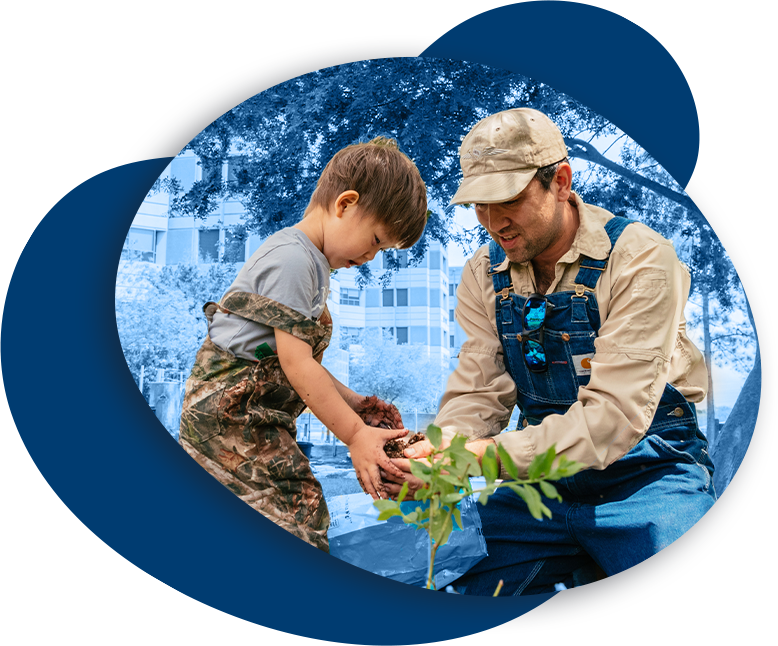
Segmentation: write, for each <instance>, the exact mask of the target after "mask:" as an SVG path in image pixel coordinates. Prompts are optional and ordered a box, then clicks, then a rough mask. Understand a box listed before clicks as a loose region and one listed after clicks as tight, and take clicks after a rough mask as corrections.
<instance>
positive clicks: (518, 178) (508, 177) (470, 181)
mask: <svg viewBox="0 0 778 646" xmlns="http://www.w3.org/2000/svg"><path fill="white" fill-rule="evenodd" d="M537 172H538V169H537V168H528V169H527V170H522V171H511V172H510V173H485V174H484V175H476V176H474V177H466V178H465V179H464V180H462V183H461V184H460V185H459V190H458V191H457V192H456V194H455V195H454V197H453V198H452V199H451V202H450V203H449V204H473V203H478V204H497V203H499V202H507V201H508V200H512V199H513V198H514V197H516V196H517V195H518V194H519V193H521V192H522V191H523V190H524V189H525V188H527V185H528V184H529V183H530V182H531V181H532V178H533V177H535V173H537Z"/></svg>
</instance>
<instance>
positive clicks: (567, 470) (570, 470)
mask: <svg viewBox="0 0 778 646" xmlns="http://www.w3.org/2000/svg"><path fill="white" fill-rule="evenodd" d="M585 468H586V465H585V464H584V463H583V462H575V461H573V460H568V459H567V458H566V457H565V456H564V455H563V456H562V457H560V458H559V464H557V467H556V469H554V472H553V473H552V474H551V475H550V476H549V478H548V479H549V480H559V479H560V478H568V477H570V476H573V475H575V474H576V473H578V472H579V471H581V470H582V469H585Z"/></svg>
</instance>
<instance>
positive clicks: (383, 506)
mask: <svg viewBox="0 0 778 646" xmlns="http://www.w3.org/2000/svg"><path fill="white" fill-rule="evenodd" d="M373 507H375V508H376V509H378V511H386V510H387V509H400V504H399V503H397V502H395V501H394V500H384V499H383V498H379V499H378V500H374V501H373Z"/></svg>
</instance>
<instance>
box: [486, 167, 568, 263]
mask: <svg viewBox="0 0 778 646" xmlns="http://www.w3.org/2000/svg"><path fill="white" fill-rule="evenodd" d="M555 188H556V187H555V185H554V183H552V185H551V190H548V191H546V190H544V188H543V186H542V185H541V184H540V182H539V181H538V180H537V179H534V178H533V180H532V181H531V182H530V183H529V184H528V185H527V188H525V189H524V190H523V191H522V192H521V193H519V195H518V196H517V197H515V198H514V199H513V200H511V201H509V202H502V203H500V204H475V213H476V216H477V217H478V221H479V222H480V223H481V226H483V227H484V228H485V229H486V230H487V231H488V232H489V235H490V236H492V238H493V239H494V241H495V242H496V243H497V244H498V245H500V246H501V247H502V248H503V249H504V250H505V255H506V256H508V259H509V260H510V261H511V262H516V263H520V262H526V261H528V260H532V259H533V258H535V257H537V256H539V255H540V254H542V253H543V252H544V251H546V250H547V249H549V247H551V246H552V245H553V244H554V243H555V242H557V241H558V240H559V239H560V237H561V235H562V233H563V203H562V202H559V201H558V200H557V191H556V190H555Z"/></svg>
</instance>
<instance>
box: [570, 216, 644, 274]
mask: <svg viewBox="0 0 778 646" xmlns="http://www.w3.org/2000/svg"><path fill="white" fill-rule="evenodd" d="M633 222H635V220H630V219H629V218H622V217H620V216H615V217H612V218H611V219H610V220H608V221H607V222H606V223H605V233H607V234H608V239H609V240H610V242H611V248H610V250H609V251H608V257H607V258H605V259H604V260H595V259H594V258H589V257H588V256H583V257H582V258H581V266H580V268H579V270H578V275H576V277H575V282H576V284H577V285H583V286H584V287H588V288H589V289H594V288H595V286H596V285H597V281H598V280H599V279H600V275H601V274H602V272H603V271H605V267H607V265H608V258H609V257H610V254H611V251H613V247H614V246H615V245H616V241H617V240H618V239H619V236H620V235H621V234H622V232H623V231H624V229H626V228H627V226H629V225H630V224H632V223H633Z"/></svg>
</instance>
